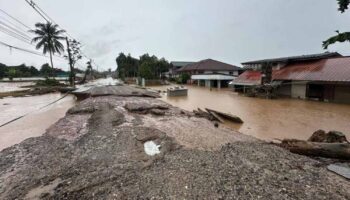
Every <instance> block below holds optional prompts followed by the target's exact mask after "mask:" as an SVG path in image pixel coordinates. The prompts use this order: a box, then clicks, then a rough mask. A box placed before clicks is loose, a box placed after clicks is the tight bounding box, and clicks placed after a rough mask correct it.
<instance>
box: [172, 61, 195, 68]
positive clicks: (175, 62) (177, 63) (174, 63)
mask: <svg viewBox="0 0 350 200" xmlns="http://www.w3.org/2000/svg"><path fill="white" fill-rule="evenodd" d="M193 63H195V62H185V61H172V62H171V64H172V65H174V66H175V67H184V66H186V65H190V64H193Z"/></svg>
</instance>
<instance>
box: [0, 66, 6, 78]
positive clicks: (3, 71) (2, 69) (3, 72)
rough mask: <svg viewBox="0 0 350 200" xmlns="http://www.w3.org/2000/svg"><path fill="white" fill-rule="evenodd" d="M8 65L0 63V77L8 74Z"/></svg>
mask: <svg viewBox="0 0 350 200" xmlns="http://www.w3.org/2000/svg"><path fill="white" fill-rule="evenodd" d="M6 67H7V66H6V65H4V64H2V63H0V79H2V78H4V77H5V76H6V72H7V68H6Z"/></svg>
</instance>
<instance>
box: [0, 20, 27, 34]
mask: <svg viewBox="0 0 350 200" xmlns="http://www.w3.org/2000/svg"><path fill="white" fill-rule="evenodd" d="M0 17H1V19H2V20H5V21H6V22H7V23H9V24H11V25H12V26H13V27H15V28H17V29H19V30H21V31H22V32H25V33H26V32H28V30H29V29H27V30H24V29H22V28H21V27H19V26H17V25H16V24H15V23H13V22H11V21H10V20H8V19H6V18H5V17H4V16H0Z"/></svg>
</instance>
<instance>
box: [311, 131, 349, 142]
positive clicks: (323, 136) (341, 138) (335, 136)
mask: <svg viewBox="0 0 350 200" xmlns="http://www.w3.org/2000/svg"><path fill="white" fill-rule="evenodd" d="M308 141H309V142H324V143H349V142H348V141H347V139H346V136H345V135H344V134H343V133H342V132H339V131H329V132H328V133H326V132H325V131H324V130H318V131H316V132H314V133H313V134H312V136H311V137H310V138H309V139H308Z"/></svg>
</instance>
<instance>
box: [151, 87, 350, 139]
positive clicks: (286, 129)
mask: <svg viewBox="0 0 350 200" xmlns="http://www.w3.org/2000/svg"><path fill="white" fill-rule="evenodd" d="M168 87H170V86H162V87H153V89H157V90H163V91H164V90H166V88H168ZM187 87H188V89H189V91H188V96H187V97H167V96H166V94H162V99H163V100H164V101H166V102H168V103H170V104H172V105H174V106H178V107H180V108H182V109H185V110H189V111H192V110H194V109H197V108H202V109H204V108H211V109H215V110H218V111H222V112H227V113H231V114H234V115H237V116H239V117H241V118H242V119H243V121H244V122H245V123H244V124H242V125H237V124H232V123H229V124H228V125H229V126H231V127H232V128H234V129H235V130H238V131H240V132H242V133H245V134H248V135H252V136H255V137H257V138H260V139H265V140H272V139H275V138H277V139H284V138H296V139H307V138H308V137H310V135H311V134H312V133H313V132H315V131H316V130H318V129H324V130H326V131H329V130H337V131H341V132H343V133H345V134H346V135H347V138H348V139H350V105H342V104H331V103H323V102H314V101H303V100H296V99H278V100H268V99H259V98H249V97H244V96H241V95H239V94H237V93H234V92H232V91H230V90H229V89H222V90H216V89H213V90H211V91H210V90H209V89H208V88H203V87H197V86H187Z"/></svg>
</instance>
